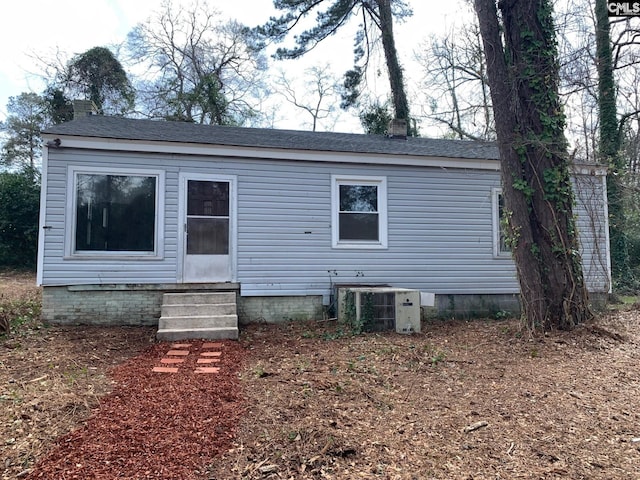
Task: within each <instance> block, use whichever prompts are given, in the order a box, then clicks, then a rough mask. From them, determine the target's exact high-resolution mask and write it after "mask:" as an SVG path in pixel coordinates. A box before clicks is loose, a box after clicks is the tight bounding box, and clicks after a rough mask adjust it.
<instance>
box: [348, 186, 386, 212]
mask: <svg viewBox="0 0 640 480" xmlns="http://www.w3.org/2000/svg"><path fill="white" fill-rule="evenodd" d="M340 211H341V212H377V211H378V187H377V186H375V185H340Z"/></svg>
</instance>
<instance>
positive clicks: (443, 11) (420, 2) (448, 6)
mask: <svg viewBox="0 0 640 480" xmlns="http://www.w3.org/2000/svg"><path fill="white" fill-rule="evenodd" d="M173 3H174V4H181V3H185V4H188V3H191V2H190V0H173ZM208 3H209V5H211V6H213V7H215V8H217V9H218V10H220V11H222V12H223V14H224V15H225V16H228V17H229V18H234V19H237V20H238V21H240V22H242V23H244V24H246V25H249V26H254V25H257V24H260V23H263V22H264V21H265V20H267V19H268V17H269V15H270V14H272V13H273V12H274V10H273V7H272V1H271V0H209V1H208ZM408 3H409V4H410V5H411V6H412V8H413V10H414V16H413V17H412V18H411V19H410V20H408V21H407V22H406V23H405V24H400V25H396V26H395V28H396V32H395V33H396V38H397V46H398V49H399V50H400V51H401V56H402V61H403V64H405V66H406V64H407V63H408V61H409V59H410V58H413V52H414V50H415V49H416V48H417V46H418V44H419V43H420V42H421V41H422V40H423V39H424V38H426V37H427V36H428V35H429V34H431V33H436V32H439V31H442V29H443V28H445V27H446V26H447V25H449V26H450V25H451V24H453V23H454V22H455V21H456V17H457V16H458V15H459V12H460V9H461V8H467V9H468V8H470V7H463V6H459V5H458V2H457V0H448V1H442V2H441V1H438V2H434V1H425V0H408ZM160 4H161V0H56V1H51V0H16V1H12V2H11V3H9V1H8V0H5V3H4V4H3V6H2V14H1V15H0V119H2V118H4V116H5V115H6V108H5V107H6V103H7V100H8V98H9V97H10V96H15V95H19V94H20V93H21V92H25V91H35V92H37V93H40V92H41V91H42V89H43V83H42V81H41V79H39V78H38V74H39V73H41V68H39V67H38V65H37V62H35V61H34V60H33V57H35V56H38V57H43V58H53V57H54V56H55V52H56V50H59V51H61V52H65V53H67V54H70V55H68V56H71V55H73V54H76V53H82V52H84V51H86V50H88V49H89V48H91V47H94V46H103V45H111V44H118V43H121V42H123V41H124V40H125V38H126V35H127V33H128V32H129V31H130V30H131V29H132V28H133V27H134V26H135V25H136V24H137V23H139V22H143V21H145V20H146V19H147V18H148V17H149V16H150V15H151V13H152V12H153V11H155V10H157V9H158V8H159V7H160ZM456 11H457V12H456ZM335 42H343V43H344V48H337V49H336V47H335V46H333V47H327V48H319V49H318V52H317V53H316V55H318V60H316V61H318V62H319V61H322V59H323V58H326V60H325V61H326V62H330V63H331V64H332V65H333V66H337V67H338V69H337V70H336V71H335V73H337V74H342V73H343V70H340V68H341V66H340V63H341V62H342V63H344V65H346V66H347V67H349V66H350V65H351V62H352V57H353V55H352V38H350V37H349V38H342V39H340V38H338V39H336V40H335ZM336 53H337V54H338V57H336Z"/></svg>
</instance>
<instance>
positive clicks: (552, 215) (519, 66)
mask: <svg viewBox="0 0 640 480" xmlns="http://www.w3.org/2000/svg"><path fill="white" fill-rule="evenodd" d="M499 5H500V13H501V18H502V24H501V23H500V21H499V19H498V12H497V9H496V2H495V0H475V9H476V13H477V15H478V21H479V25H480V32H481V34H482V40H483V45H484V50H485V55H486V59H487V75H488V78H489V85H490V90H491V98H492V101H493V110H494V117H495V124H496V133H497V137H498V148H499V151H500V157H501V161H502V165H501V168H502V185H503V195H504V199H505V207H506V208H505V210H506V212H507V227H508V228H507V230H508V232H509V239H510V244H511V246H512V249H513V256H514V260H515V263H516V268H517V272H518V280H519V282H520V290H521V299H522V307H523V314H524V318H525V319H526V322H527V324H528V326H529V327H530V328H532V329H545V330H548V329H551V328H559V329H563V330H568V329H571V328H573V327H574V326H575V325H576V324H578V323H581V322H583V321H585V320H586V319H588V318H590V317H591V315H592V314H591V311H590V309H589V306H588V297H587V291H586V287H585V285H584V278H583V274H582V262H581V258H580V255H579V253H578V244H577V232H576V229H575V224H574V219H573V213H572V204H573V193H572V190H571V181H570V175H569V168H570V165H569V160H568V154H567V144H566V141H565V138H564V115H563V113H562V110H561V105H560V101H559V96H558V83H559V77H558V64H557V52H556V45H555V37H554V30H553V23H552V7H551V5H550V3H549V1H548V0H502V1H501V2H500V4H499ZM502 38H504V45H503V40H502Z"/></svg>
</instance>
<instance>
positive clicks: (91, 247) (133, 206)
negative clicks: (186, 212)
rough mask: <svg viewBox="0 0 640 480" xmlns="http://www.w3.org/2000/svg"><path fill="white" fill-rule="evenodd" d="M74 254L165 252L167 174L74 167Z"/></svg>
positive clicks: (71, 237) (135, 254) (72, 189)
mask: <svg viewBox="0 0 640 480" xmlns="http://www.w3.org/2000/svg"><path fill="white" fill-rule="evenodd" d="M71 181H72V188H70V189H69V191H72V192H73V198H72V201H73V205H72V206H71V212H72V216H69V218H73V225H72V229H73V231H72V232H71V235H70V240H71V245H72V246H71V249H70V250H71V251H70V252H69V253H70V254H71V255H72V256H87V255H127V256H143V257H148V256H153V257H157V256H159V251H160V249H159V240H160V239H159V232H160V231H161V225H160V224H161V223H162V221H161V218H160V217H161V215H160V214H159V212H160V208H159V205H160V203H161V202H160V198H159V192H160V186H161V183H163V174H162V172H150V171H120V172H118V173H114V172H110V171H105V170H99V169H79V168H78V169H72V173H71Z"/></svg>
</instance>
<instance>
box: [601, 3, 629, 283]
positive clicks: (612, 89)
mask: <svg viewBox="0 0 640 480" xmlns="http://www.w3.org/2000/svg"><path fill="white" fill-rule="evenodd" d="M596 66H597V69H598V110H599V116H600V139H599V154H600V159H601V161H602V162H603V163H605V164H606V165H607V166H608V167H609V175H608V176H607V196H608V198H609V237H610V241H611V266H612V270H613V275H614V278H615V279H616V282H617V283H618V285H620V286H622V287H631V286H633V283H634V282H633V275H632V273H631V268H630V265H629V247H628V239H627V235H626V232H625V216H624V206H623V197H622V175H623V173H624V170H625V165H624V161H623V159H622V156H621V155H620V149H621V143H622V137H621V134H620V133H621V132H620V126H619V124H618V116H617V109H616V86H615V81H614V78H613V58H612V54H611V34H610V26H609V16H608V13H607V0H596Z"/></svg>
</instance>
